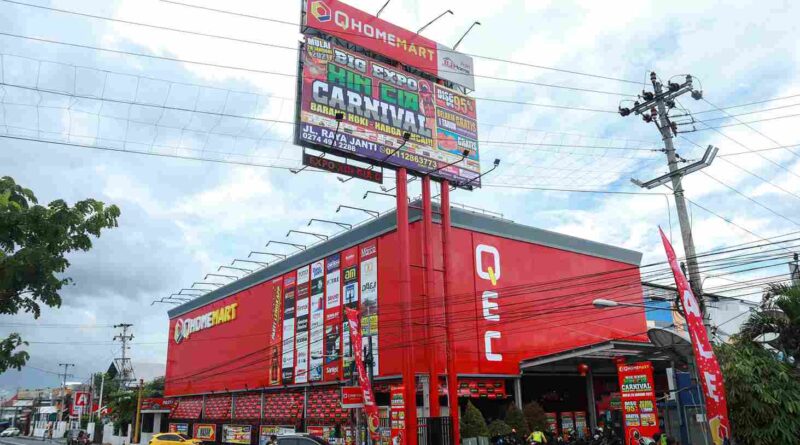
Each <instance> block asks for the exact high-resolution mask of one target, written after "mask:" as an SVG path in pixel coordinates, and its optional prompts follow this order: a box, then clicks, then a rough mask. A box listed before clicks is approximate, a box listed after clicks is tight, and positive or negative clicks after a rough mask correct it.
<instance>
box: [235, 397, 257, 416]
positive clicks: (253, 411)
mask: <svg viewBox="0 0 800 445" xmlns="http://www.w3.org/2000/svg"><path fill="white" fill-rule="evenodd" d="M233 418H234V419H260V418H261V394H259V393H250V394H236V396H235V398H234V399H233Z"/></svg>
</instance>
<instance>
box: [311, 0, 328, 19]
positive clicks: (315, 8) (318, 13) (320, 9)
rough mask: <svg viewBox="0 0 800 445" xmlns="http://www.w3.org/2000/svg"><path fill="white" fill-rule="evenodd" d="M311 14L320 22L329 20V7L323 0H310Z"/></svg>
mask: <svg viewBox="0 0 800 445" xmlns="http://www.w3.org/2000/svg"><path fill="white" fill-rule="evenodd" d="M310 9H311V15H313V16H314V18H315V19H317V20H319V21H320V22H328V21H330V20H331V8H329V7H328V5H326V4H325V2H323V1H315V2H311V8H310Z"/></svg>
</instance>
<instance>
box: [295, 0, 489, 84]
mask: <svg viewBox="0 0 800 445" xmlns="http://www.w3.org/2000/svg"><path fill="white" fill-rule="evenodd" d="M304 9H305V12H306V14H305V23H304V27H308V28H314V29H317V30H320V31H322V32H324V33H326V34H330V35H332V36H334V37H338V38H340V39H342V40H347V41H348V42H352V43H354V44H356V45H358V46H360V47H362V48H364V49H367V50H370V51H372V52H376V53H379V54H382V55H384V56H386V57H389V58H390V59H394V60H396V61H398V62H400V63H402V64H403V65H409V66H413V67H414V68H417V69H419V70H422V71H425V72H427V73H430V74H433V75H434V76H436V77H438V78H440V79H444V80H449V81H451V82H453V83H457V84H459V85H461V86H463V87H465V88H467V89H469V90H474V89H475V78H474V65H473V61H472V57H470V56H468V55H466V54H462V53H460V52H458V51H455V50H453V49H450V48H448V47H446V46H444V45H441V44H439V43H436V42H434V41H433V40H430V39H428V38H425V37H423V36H421V35H419V34H418V33H415V32H413V31H409V30H407V29H404V28H401V27H399V26H397V25H394V24H392V23H389V22H387V21H386V20H383V19H381V18H378V17H376V16H374V15H372V14H369V13H366V12H364V11H361V10H360V9H356V8H354V7H352V6H350V5H348V4H346V3H343V2H341V1H338V0H305V5H304ZM301 31H302V32H304V30H301Z"/></svg>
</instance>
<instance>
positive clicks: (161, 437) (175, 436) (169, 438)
mask: <svg viewBox="0 0 800 445" xmlns="http://www.w3.org/2000/svg"><path fill="white" fill-rule="evenodd" d="M202 443H203V441H202V440H200V439H192V438H191V437H189V436H187V435H185V434H179V433H160V434H155V435H153V438H152V439H150V442H148V445H178V444H182V445H200V444H202Z"/></svg>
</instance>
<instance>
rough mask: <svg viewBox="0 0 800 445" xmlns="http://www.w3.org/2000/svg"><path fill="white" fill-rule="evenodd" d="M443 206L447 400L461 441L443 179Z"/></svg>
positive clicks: (447, 203)
mask: <svg viewBox="0 0 800 445" xmlns="http://www.w3.org/2000/svg"><path fill="white" fill-rule="evenodd" d="M440 202H441V208H440V209H439V210H440V212H441V216H442V259H443V260H444V274H443V275H444V280H443V281H444V297H443V300H444V316H445V325H446V326H447V401H448V404H449V406H450V422H451V425H452V427H453V443H454V444H456V445H457V444H459V443H461V437H460V436H461V432H460V431H459V430H458V424H459V423H458V417H459V413H458V374H457V373H456V346H455V343H454V340H453V324H452V323H451V321H452V318H453V315H452V312H451V307H450V302H449V301H448V300H449V299H450V289H451V288H450V282H449V281H448V279H449V271H450V256H451V253H450V241H451V239H452V238H451V233H450V183H449V182H448V181H442V192H441V200H440Z"/></svg>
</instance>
